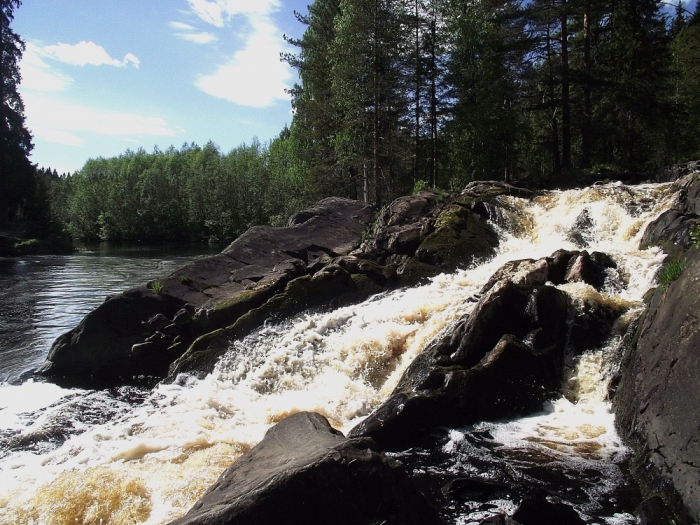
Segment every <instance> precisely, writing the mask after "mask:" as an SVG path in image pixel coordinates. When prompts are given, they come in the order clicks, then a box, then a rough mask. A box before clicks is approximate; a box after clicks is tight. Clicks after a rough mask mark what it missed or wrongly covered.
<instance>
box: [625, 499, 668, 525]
mask: <svg viewBox="0 0 700 525" xmlns="http://www.w3.org/2000/svg"><path fill="white" fill-rule="evenodd" d="M635 514H636V515H637V517H638V518H639V525H676V523H677V522H676V520H675V516H674V515H673V513H672V512H671V511H670V510H669V508H668V507H667V506H666V504H665V503H664V500H663V499H661V498H660V497H659V496H654V497H652V498H649V499H646V500H644V501H642V503H640V505H639V506H638V507H637V509H636V511H635Z"/></svg>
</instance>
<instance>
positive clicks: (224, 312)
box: [197, 274, 289, 330]
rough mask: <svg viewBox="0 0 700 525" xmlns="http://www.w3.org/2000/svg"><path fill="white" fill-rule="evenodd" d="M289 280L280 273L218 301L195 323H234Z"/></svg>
mask: <svg viewBox="0 0 700 525" xmlns="http://www.w3.org/2000/svg"><path fill="white" fill-rule="evenodd" d="M288 282H289V277H288V276H287V275H285V274H281V275H280V278H279V279H276V280H274V281H269V282H268V283H266V284H264V285H261V286H257V287H255V288H253V289H251V290H245V291H243V292H240V293H238V294H236V295H234V296H233V297H231V298H230V299H226V300H225V301H222V302H220V303H219V304H217V305H216V306H214V308H212V309H211V310H208V311H206V312H207V313H206V315H205V316H203V317H202V318H201V319H198V321H197V323H198V324H199V325H200V327H202V328H205V329H207V328H208V329H210V330H213V329H216V328H224V327H226V326H230V325H232V324H234V323H235V322H236V321H237V320H238V319H239V318H240V317H241V316H243V315H245V314H246V313H248V312H250V311H251V310H253V309H255V308H259V307H260V306H262V305H263V304H265V303H266V302H267V301H268V300H269V299H270V298H271V297H272V296H274V295H275V294H276V293H279V292H280V291H281V290H282V289H283V288H284V286H285V285H286V284H287V283H288Z"/></svg>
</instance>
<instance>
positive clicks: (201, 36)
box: [176, 33, 217, 44]
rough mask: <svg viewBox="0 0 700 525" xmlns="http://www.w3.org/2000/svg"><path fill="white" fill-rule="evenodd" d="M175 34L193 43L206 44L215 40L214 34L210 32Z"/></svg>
mask: <svg viewBox="0 0 700 525" xmlns="http://www.w3.org/2000/svg"><path fill="white" fill-rule="evenodd" d="M176 36H177V37H178V38H182V39H183V40H187V41H189V42H194V43H195V44H208V43H210V42H213V41H214V40H217V38H216V35H213V34H211V33H176Z"/></svg>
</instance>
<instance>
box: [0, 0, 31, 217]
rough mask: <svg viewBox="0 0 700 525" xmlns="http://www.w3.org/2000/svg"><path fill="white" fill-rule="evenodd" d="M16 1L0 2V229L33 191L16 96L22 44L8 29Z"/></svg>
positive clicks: (28, 144)
mask: <svg viewBox="0 0 700 525" xmlns="http://www.w3.org/2000/svg"><path fill="white" fill-rule="evenodd" d="M20 5H21V2H20V1H19V0H0V77H1V78H2V89H0V226H4V225H5V224H6V223H8V222H9V221H11V220H13V219H14V218H15V216H16V215H17V213H18V211H20V210H21V207H22V206H23V205H24V204H25V203H26V201H27V200H28V199H29V198H30V197H31V195H32V193H33V191H34V187H33V184H34V178H33V175H34V167H33V165H32V163H31V162H30V160H29V154H30V152H31V150H32V147H33V145H32V136H31V134H30V133H29V131H28V130H27V129H26V127H25V122H24V120H25V118H24V105H23V103H22V98H21V96H20V94H19V90H18V88H19V83H20V71H19V63H20V60H21V58H22V52H23V51H24V41H23V40H22V39H21V38H20V36H19V35H18V34H17V33H15V32H14V31H13V30H12V28H11V27H10V23H11V22H12V20H13V18H14V16H13V11H14V9H15V8H17V7H19V6H20Z"/></svg>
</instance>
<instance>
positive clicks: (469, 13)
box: [0, 0, 700, 241]
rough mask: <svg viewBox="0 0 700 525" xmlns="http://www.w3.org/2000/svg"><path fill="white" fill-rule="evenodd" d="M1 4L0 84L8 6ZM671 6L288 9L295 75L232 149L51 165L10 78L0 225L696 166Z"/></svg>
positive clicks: (621, 2) (95, 233) (602, 1)
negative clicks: (262, 135) (284, 98)
mask: <svg viewBox="0 0 700 525" xmlns="http://www.w3.org/2000/svg"><path fill="white" fill-rule="evenodd" d="M0 4H2V5H3V9H2V11H3V16H4V21H3V26H2V46H3V53H2V64H0V66H1V67H2V69H3V72H4V73H3V76H4V77H5V78H8V79H9V80H12V78H15V79H17V78H18V74H16V62H17V59H18V57H19V56H21V50H22V46H23V43H22V41H21V38H20V37H19V36H18V35H15V34H14V33H12V31H11V29H10V27H9V22H10V21H11V20H12V7H13V6H17V5H19V2H18V0H0ZM673 7H674V9H675V13H674V12H671V13H669V9H668V5H666V4H665V3H664V2H658V1H652V0H529V1H521V0H472V1H465V0H315V1H314V2H313V3H311V5H309V7H308V12H307V13H296V16H297V19H298V20H299V23H301V24H303V26H304V27H305V31H304V33H303V36H302V37H301V38H299V39H294V38H289V37H285V38H286V39H287V41H288V42H289V43H290V44H291V45H292V46H293V47H294V48H295V49H296V52H295V53H290V54H285V55H283V56H282V57H281V60H283V61H285V62H287V63H288V64H289V65H290V66H292V67H293V68H294V69H295V70H296V71H297V73H298V77H299V80H298V82H297V83H296V84H295V85H294V86H293V88H292V89H291V90H290V96H291V99H292V107H293V110H294V115H293V119H292V123H291V125H290V126H289V127H285V129H283V130H282V131H281V132H280V134H279V135H278V136H277V137H276V138H274V139H273V140H271V141H269V142H267V143H264V144H263V143H260V142H259V141H258V140H257V139H253V140H252V141H251V143H250V144H243V145H240V146H239V147H237V148H234V149H233V150H232V151H230V152H228V153H224V152H222V151H221V150H220V149H219V148H218V146H217V145H216V144H215V143H214V142H210V143H208V144H206V145H204V146H198V145H195V144H185V145H183V146H182V147H181V148H180V149H176V148H175V147H170V148H169V149H167V150H165V151H161V150H158V149H156V150H154V151H153V152H150V153H149V152H146V151H144V150H142V149H139V150H138V151H135V152H134V151H126V152H125V153H123V154H122V155H120V156H118V157H115V158H108V159H105V158H97V159H90V160H88V161H87V162H86V163H85V165H84V166H83V167H82V168H81V169H80V170H78V171H77V172H75V173H73V174H65V175H59V174H57V173H56V172H55V171H53V170H51V169H50V168H36V167H32V169H29V168H28V167H27V165H26V162H24V161H22V154H23V153H24V154H25V160H26V154H28V153H29V151H30V150H31V140H30V137H28V132H27V131H26V130H24V133H25V134H22V133H20V131H22V129H23V128H22V126H21V125H20V126H18V119H19V120H20V121H21V120H22V118H21V117H22V111H21V110H22V108H21V99H19V96H18V95H16V89H14V93H15V95H16V96H15V95H13V94H12V92H13V87H16V86H13V85H12V82H11V81H10V82H8V81H6V82H5V90H4V91H3V112H4V114H3V119H2V126H3V129H2V133H3V140H2V144H1V146H2V148H10V147H12V148H14V149H13V150H12V152H13V153H12V154H9V153H8V154H7V155H6V154H5V152H4V151H3V157H2V158H3V159H11V158H12V159H19V160H18V161H16V162H15V164H14V165H13V164H11V163H8V162H6V161H5V160H3V165H2V167H1V169H2V171H1V172H0V195H1V196H2V197H0V198H2V199H3V202H0V206H3V207H4V208H5V209H6V210H7V212H6V213H3V214H2V217H0V221H9V220H11V219H13V218H14V217H16V216H17V215H18V214H19V215H23V216H24V217H25V218H26V220H27V223H28V224H29V229H30V230H32V231H36V232H52V235H64V236H70V237H72V238H77V239H90V240H134V239H147V240H177V239H209V240H216V241H228V240H230V239H233V238H235V237H236V236H237V235H239V234H241V233H242V232H243V231H245V230H246V229H247V228H248V227H250V226H251V225H254V224H271V225H282V224H283V223H284V221H285V220H286V217H288V216H289V215H290V214H291V213H292V212H294V211H295V210H298V209H300V208H301V207H303V206H305V205H308V204H310V203H312V202H315V201H316V200H318V199H320V198H322V197H326V196H330V195H334V196H341V197H349V198H354V199H360V200H364V201H366V202H371V203H373V204H375V205H378V206H380V205H382V204H386V203H388V202H390V201H391V200H392V199H394V198H396V197H398V196H401V195H405V194H409V193H411V192H413V191H415V190H416V189H420V188H423V187H434V188H440V189H444V190H450V191H452V190H460V189H461V188H462V187H463V186H464V185H465V184H466V183H468V182H469V181H472V180H485V179H498V180H507V181H514V182H517V183H519V184H522V185H532V184H542V183H547V184H550V185H557V184H564V183H565V182H566V181H567V180H570V179H571V178H573V177H576V176H577V175H579V174H582V173H603V174H604V173H606V172H648V171H652V170H654V169H657V168H659V167H662V166H665V165H669V164H674V163H679V162H684V161H687V160H692V159H697V158H700V121H699V120H698V118H697V115H698V114H700V13H698V10H697V8H696V9H691V8H690V7H688V6H685V5H684V4H683V3H682V2H678V3H677V4H676V3H674V6H673ZM672 11H673V10H672ZM8 50H9V51H8ZM12 50H14V51H12ZM13 57H14V58H13ZM12 60H14V62H12ZM13 63H14V66H13ZM13 67H14V70H13ZM13 71H14V73H13ZM5 72H9V74H7V73H5ZM13 97H14V98H13ZM8 115H9V116H11V117H12V115H14V117H12V118H14V120H12V118H8ZM8 151H9V150H8ZM18 163H19V164H18ZM18 166H19V168H18Z"/></svg>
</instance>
